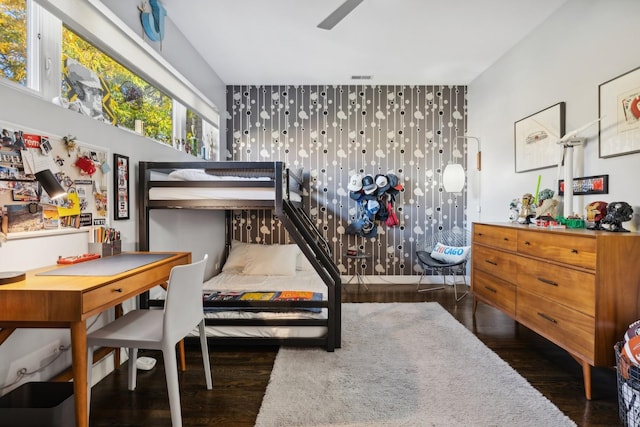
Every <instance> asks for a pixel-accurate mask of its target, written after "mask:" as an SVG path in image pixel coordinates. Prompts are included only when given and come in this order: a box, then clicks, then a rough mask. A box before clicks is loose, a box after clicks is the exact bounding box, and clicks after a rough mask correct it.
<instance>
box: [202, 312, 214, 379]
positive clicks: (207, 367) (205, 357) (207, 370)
mask: <svg viewBox="0 0 640 427" xmlns="http://www.w3.org/2000/svg"><path fill="white" fill-rule="evenodd" d="M199 329H200V348H201V349H202V362H203V364H204V377H205V379H206V380H207V390H211V389H212V388H213V381H212V380H211V364H210V363H209V346H208V345H207V333H206V332H205V329H204V319H202V320H201V321H200V325H199Z"/></svg>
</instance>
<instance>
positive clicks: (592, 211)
mask: <svg viewBox="0 0 640 427" xmlns="http://www.w3.org/2000/svg"><path fill="white" fill-rule="evenodd" d="M585 210H586V211H587V215H586V219H587V222H588V223H590V224H591V225H589V226H588V227H587V228H588V229H589V230H604V229H603V228H602V226H601V225H600V222H602V220H603V219H604V217H605V216H606V215H607V202H602V201H597V202H591V203H589V204H588V205H587V206H586V207H585Z"/></svg>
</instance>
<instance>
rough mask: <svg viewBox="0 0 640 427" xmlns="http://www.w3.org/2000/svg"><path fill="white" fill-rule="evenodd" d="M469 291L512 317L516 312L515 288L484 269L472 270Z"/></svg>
mask: <svg viewBox="0 0 640 427" xmlns="http://www.w3.org/2000/svg"><path fill="white" fill-rule="evenodd" d="M471 292H472V293H473V295H474V296H476V297H478V299H480V300H481V301H484V302H486V303H488V304H491V305H493V306H495V307H497V308H499V309H500V310H502V311H504V312H505V313H507V314H508V315H509V316H511V317H514V316H515V314H516V288H515V286H513V285H512V284H511V283H508V282H505V281H504V280H501V279H498V278H497V277H495V276H491V275H490V274H487V273H485V272H484V271H480V270H474V272H473V282H472V283H471Z"/></svg>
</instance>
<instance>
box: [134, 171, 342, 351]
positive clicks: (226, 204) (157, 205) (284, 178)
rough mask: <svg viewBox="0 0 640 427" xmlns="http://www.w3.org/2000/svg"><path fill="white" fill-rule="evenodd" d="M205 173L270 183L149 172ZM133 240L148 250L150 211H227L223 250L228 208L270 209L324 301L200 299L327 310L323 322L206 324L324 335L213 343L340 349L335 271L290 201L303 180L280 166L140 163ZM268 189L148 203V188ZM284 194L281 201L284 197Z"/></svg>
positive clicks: (324, 246) (145, 302) (144, 300)
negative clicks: (262, 193) (268, 191)
mask: <svg viewBox="0 0 640 427" xmlns="http://www.w3.org/2000/svg"><path fill="white" fill-rule="evenodd" d="M185 168H189V169H205V170H207V172H209V171H211V172H212V173H214V174H223V175H224V174H242V176H247V175H249V176H265V175H266V176H269V177H271V178H272V179H271V180H269V181H250V182H234V183H233V184H230V183H229V182H228V181H222V182H220V181H188V182H185V181H153V180H152V179H151V171H152V170H165V171H168V170H176V169H185ZM138 178H139V179H138V195H139V197H138V204H139V206H138V207H139V209H138V233H139V236H138V241H139V245H140V250H141V251H148V250H149V211H150V210H151V209H219V210H226V218H227V221H226V229H227V233H226V234H227V237H226V239H227V250H228V249H229V246H230V242H231V232H232V226H231V220H232V215H231V213H230V211H231V210H243V209H258V210H259V209H272V210H275V213H276V215H277V216H278V218H279V219H280V221H281V222H282V223H283V224H284V225H285V228H286V230H287V231H288V233H289V235H290V236H291V238H292V239H293V240H294V242H295V243H296V244H297V245H298V246H299V247H300V249H301V250H302V252H303V253H304V255H305V256H306V258H307V259H308V260H309V262H310V263H311V265H312V266H313V268H314V269H315V271H316V272H317V273H318V275H319V276H320V278H321V279H322V281H323V282H324V283H325V285H326V286H327V300H326V301H204V302H203V304H204V305H205V307H233V308H239V307H253V308H256V307H267V308H274V307H278V308H326V309H327V318H326V319H269V320H267V319H211V318H207V319H206V320H205V322H206V323H207V324H208V325H216V326H324V327H326V328H327V334H326V336H324V337H319V338H235V337H233V338H232V337H228V338H227V337H226V338H218V337H216V338H215V339H216V342H220V343H225V342H228V343H235V344H241V345H245V344H256V343H260V344H278V345H284V344H286V345H321V346H325V347H326V349H327V351H333V350H334V349H335V348H340V345H341V339H342V338H341V325H342V316H341V298H342V297H341V290H342V283H341V278H340V273H339V271H338V269H337V267H336V266H335V264H334V262H333V260H332V258H331V255H330V247H329V245H328V243H327V241H326V240H325V238H324V236H322V234H321V233H320V231H319V230H318V228H317V227H316V226H315V225H314V224H313V222H312V220H311V218H309V216H308V215H307V213H306V211H305V210H304V208H303V203H302V202H292V201H291V200H289V197H288V191H289V182H290V179H294V180H295V181H296V182H297V183H298V184H299V186H300V187H302V177H297V176H295V175H294V174H292V173H290V171H289V170H288V169H285V167H284V163H283V162H279V161H276V162H235V161H232V162H140V163H139V170H138ZM230 186H234V187H273V188H274V190H275V197H274V198H273V200H228V199H227V200H215V199H202V200H201V199H198V200H149V190H150V189H151V188H152V187H230ZM285 194H286V197H284V195H285ZM140 303H141V306H142V307H145V308H146V307H149V306H152V305H155V304H156V303H155V301H154V300H149V298H148V293H146V294H144V295H143V296H141V298H140Z"/></svg>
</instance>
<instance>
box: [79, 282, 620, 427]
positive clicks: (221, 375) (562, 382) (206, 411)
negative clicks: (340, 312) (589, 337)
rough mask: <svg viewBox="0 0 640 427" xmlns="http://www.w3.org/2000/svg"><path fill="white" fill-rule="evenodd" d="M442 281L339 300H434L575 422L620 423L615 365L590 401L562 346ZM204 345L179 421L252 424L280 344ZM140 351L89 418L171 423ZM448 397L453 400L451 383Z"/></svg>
mask: <svg viewBox="0 0 640 427" xmlns="http://www.w3.org/2000/svg"><path fill="white" fill-rule="evenodd" d="M447 288H448V289H446V290H444V291H433V292H423V293H417V292H416V291H415V285H395V284H373V285H369V290H368V291H367V290H364V289H358V288H357V285H355V284H354V285H347V288H346V292H343V301H345V302H422V301H436V302H438V303H440V304H441V305H442V306H443V307H445V308H446V309H447V310H448V311H449V312H450V313H451V314H452V315H453V316H454V317H455V318H456V319H457V320H458V321H459V322H460V323H462V324H463V325H464V326H466V327H467V328H468V329H469V330H470V331H472V332H473V333H474V334H475V335H476V336H477V337H478V338H479V339H480V340H482V341H483V342H484V343H485V344H486V345H487V346H488V347H489V348H491V349H492V350H493V351H495V352H496V353H497V354H498V355H499V356H500V357H501V358H502V359H504V360H505V361H507V362H508V363H509V364H510V365H511V366H512V367H513V368H514V369H516V370H517V371H518V372H519V373H520V374H521V375H522V376H523V377H525V378H526V379H527V380H528V381H529V382H530V383H531V384H532V385H533V386H534V387H535V388H537V389H538V390H539V391H540V392H541V393H542V394H543V395H545V396H546V397H547V398H548V399H549V400H551V401H552V402H553V403H554V404H555V405H556V406H558V407H559V408H560V409H561V410H562V411H563V412H564V413H565V414H566V415H567V416H569V417H570V418H571V419H573V420H574V421H575V422H576V424H578V425H579V426H585V427H593V426H616V425H621V424H620V423H619V419H618V403H617V389H616V374H615V370H614V369H613V368H596V369H593V374H592V376H593V377H592V387H593V399H592V400H591V401H589V400H587V399H586V398H585V397H584V388H583V381H582V369H581V368H580V366H579V365H578V364H577V363H576V362H575V360H574V359H573V358H572V357H571V356H569V355H568V354H567V353H566V352H564V351H563V350H561V349H560V348H558V347H557V346H555V345H553V344H551V343H550V342H548V341H547V340H545V339H543V338H541V337H539V336H538V335H536V334H535V333H533V332H531V331H529V330H528V329H527V328H525V327H523V326H520V325H517V324H516V323H515V322H514V321H513V320H511V319H509V318H508V317H507V316H505V315H504V314H502V313H500V312H499V311H497V310H495V309H493V308H491V307H489V306H486V305H484V304H482V303H480V304H478V310H477V312H476V316H475V319H474V316H473V313H472V305H473V304H472V303H473V300H472V298H471V296H467V297H466V298H464V299H463V300H462V301H460V302H459V303H457V304H455V300H454V296H453V290H452V288H451V287H447ZM191 344H192V345H191ZM209 350H210V356H211V365H212V370H213V379H214V380H213V381H214V386H213V390H211V391H207V390H206V388H205V381H204V375H203V372H202V360H201V357H200V349H199V346H198V345H197V343H196V342H191V343H189V344H188V345H187V364H188V367H187V372H185V373H181V374H180V375H181V377H180V381H181V399H182V415H183V422H184V425H185V426H233V427H242V426H253V425H254V421H255V418H256V416H257V414H258V411H259V409H260V403H261V401H262V397H263V395H264V391H265V389H266V386H267V382H268V381H269V375H270V373H271V368H272V366H273V361H274V359H275V356H276V354H277V348H275V347H263V346H256V347H242V348H231V347H220V348H218V347H216V346H215V345H213V344H211V345H210V347H209ZM336 351H340V350H336ZM611 351H613V349H612V350H611ZM141 354H146V355H151V356H153V357H156V358H157V359H158V364H157V365H156V367H155V368H154V369H153V370H151V371H149V372H142V371H138V387H137V389H136V391H135V392H129V391H128V390H127V370H126V363H125V364H124V365H123V366H122V367H121V368H120V369H119V370H116V371H115V372H113V373H112V374H110V375H109V376H107V377H106V378H105V379H104V380H102V381H101V382H100V383H98V384H97V385H95V386H94V387H93V389H92V402H91V423H90V425H91V426H96V427H97V426H153V427H155V426H169V425H171V421H170V414H169V403H168V398H167V392H166V383H165V379H164V369H163V367H162V357H161V355H160V354H159V353H155V352H142V353H141ZM460 363H464V362H463V361H460ZM470 368H471V369H470V371H471V372H473V369H472V367H470ZM487 392H488V393H491V390H487ZM451 398H452V401H455V391H452V396H451ZM459 404H464V402H459ZM488 410H490V408H488Z"/></svg>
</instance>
